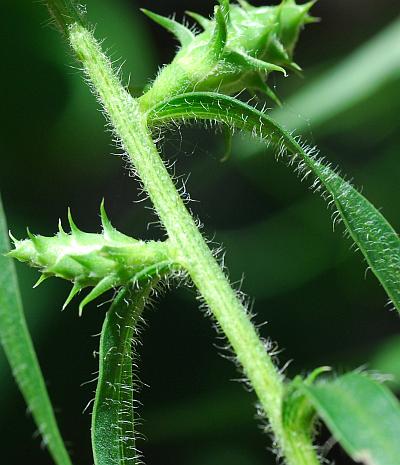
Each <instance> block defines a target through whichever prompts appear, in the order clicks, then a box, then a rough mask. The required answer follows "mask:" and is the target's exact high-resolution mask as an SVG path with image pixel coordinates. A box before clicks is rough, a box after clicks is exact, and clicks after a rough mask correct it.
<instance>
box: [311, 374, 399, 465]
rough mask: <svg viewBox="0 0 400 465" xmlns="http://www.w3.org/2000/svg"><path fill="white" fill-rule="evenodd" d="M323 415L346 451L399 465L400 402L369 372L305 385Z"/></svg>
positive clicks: (371, 462)
mask: <svg viewBox="0 0 400 465" xmlns="http://www.w3.org/2000/svg"><path fill="white" fill-rule="evenodd" d="M303 389H304V391H305V392H306V393H307V395H308V397H309V399H310V400H311V402H312V404H313V405H314V407H315V408H316V410H317V412H318V414H319V416H320V417H321V418H322V419H323V420H324V422H325V423H326V425H327V426H328V428H329V429H330V430H331V432H332V434H333V435H334V437H335V438H336V439H337V440H338V441H339V442H340V444H341V445H342V446H343V448H344V449H345V450H346V452H347V453H348V454H349V455H350V456H351V457H352V458H353V459H354V460H355V461H356V462H359V463H364V464H366V465H397V464H398V463H399V457H400V441H399V438H400V404H399V402H398V401H397V399H396V398H395V396H394V395H393V394H392V393H391V392H390V390H389V389H388V388H386V387H385V386H383V385H382V384H379V383H378V382H376V381H374V380H372V379H371V378H369V377H368V376H366V375H365V374H361V373H349V374H346V375H344V376H341V377H339V378H337V379H335V380H333V381H330V382H323V383H320V384H314V385H309V386H306V385H304V386H303Z"/></svg>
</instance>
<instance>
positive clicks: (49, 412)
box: [0, 198, 71, 465]
mask: <svg viewBox="0 0 400 465" xmlns="http://www.w3.org/2000/svg"><path fill="white" fill-rule="evenodd" d="M9 250H10V243H9V239H8V230H7V224H6V219H5V214H4V210H3V206H2V202H1V198H0V321H1V324H0V342H1V344H2V346H3V348H4V351H5V353H6V357H7V359H8V361H9V363H10V366H11V369H12V372H13V375H14V377H15V380H16V382H17V384H18V386H19V388H20V390H21V392H22V394H23V396H24V398H25V401H26V403H27V404H28V407H29V409H30V411H31V412H32V416H33V418H34V420H35V422H36V424H37V426H38V428H39V431H40V433H41V435H42V436H43V441H44V443H45V444H46V445H47V447H48V449H49V452H50V454H51V455H52V457H53V459H54V461H55V463H56V464H57V465H71V460H70V458H69V456H68V453H67V451H66V448H65V445H64V442H63V440H62V437H61V434H60V431H59V429H58V426H57V422H56V419H55V415H54V411H53V408H52V405H51V401H50V398H49V395H48V392H47V389H46V385H45V382H44V379H43V375H42V372H41V369H40V366H39V362H38V359H37V356H36V354H35V350H34V347H33V343H32V340H31V337H30V334H29V330H28V328H27V325H26V321H25V316H24V313H23V306H22V300H21V296H20V292H19V287H18V280H17V275H16V270H15V266H14V263H13V261H12V259H10V258H9V257H5V256H4V254H5V253H6V252H8V251H9Z"/></svg>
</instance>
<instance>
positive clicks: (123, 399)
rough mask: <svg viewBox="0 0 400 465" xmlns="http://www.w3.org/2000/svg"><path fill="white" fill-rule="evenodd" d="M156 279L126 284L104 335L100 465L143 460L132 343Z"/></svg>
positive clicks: (98, 411) (96, 423)
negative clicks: (133, 286)
mask: <svg viewBox="0 0 400 465" xmlns="http://www.w3.org/2000/svg"><path fill="white" fill-rule="evenodd" d="M153 285H154V282H151V281H148V282H147V283H145V284H142V285H140V287H139V288H138V289H136V290H134V291H131V292H129V291H128V289H127V288H123V289H122V290H121V291H120V292H119V294H118V295H117V297H116V298H115V299H114V301H113V303H112V305H111V307H110V310H109V311H108V313H107V315H106V318H105V321H104V324H103V328H102V332H101V339H100V349H99V381H98V384H97V388H96V397H95V403H94V407H93V413H92V445H93V456H94V462H95V464H96V465H110V464H111V463H118V465H130V464H132V463H133V464H136V463H141V462H140V457H139V456H138V455H137V449H136V445H135V443H136V440H135V416H134V408H133V403H134V398H133V393H134V380H133V378H134V377H133V372H132V343H133V342H134V340H135V339H134V335H135V334H136V332H137V323H138V320H139V318H140V315H141V313H142V311H143V308H144V305H145V302H146V300H147V298H148V296H149V293H150V291H151V289H152V286H153Z"/></svg>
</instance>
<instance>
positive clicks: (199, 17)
mask: <svg viewBox="0 0 400 465" xmlns="http://www.w3.org/2000/svg"><path fill="white" fill-rule="evenodd" d="M185 14H186V15H188V16H190V17H191V18H193V19H194V20H195V21H197V22H198V23H199V24H200V26H201V27H202V28H203V29H207V28H208V27H209V25H210V23H211V20H209V19H207V18H206V17H204V16H202V15H200V14H198V13H195V12H194V11H185Z"/></svg>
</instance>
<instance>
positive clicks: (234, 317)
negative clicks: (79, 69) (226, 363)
mask: <svg viewBox="0 0 400 465" xmlns="http://www.w3.org/2000/svg"><path fill="white" fill-rule="evenodd" d="M70 42H71V45H72V47H73V49H74V50H75V52H76V54H77V56H78V57H79V59H80V60H81V62H82V63H83V66H84V69H85V71H86V74H87V76H88V77H89V79H90V81H91V83H92V84H93V86H94V89H95V91H96V93H97V94H98V97H99V100H100V102H101V103H102V105H103V106H104V110H105V112H106V113H107V115H108V117H109V118H110V121H111V123H112V125H113V127H114V129H115V132H116V134H117V135H118V137H119V138H120V140H121V143H122V145H123V147H124V149H125V150H126V152H127V153H128V154H129V157H130V159H131V161H132V164H133V167H134V169H135V170H136V172H137V175H138V176H139V178H140V179H141V181H142V183H143V186H144V188H145V189H146V191H147V192H148V194H149V196H150V198H151V200H152V202H153V204H154V207H155V209H156V211H157V213H158V215H159V217H160V219H161V221H162V223H163V224H164V226H165V228H166V230H167V232H168V235H169V239H170V242H171V250H173V251H174V253H175V257H174V259H175V260H176V261H177V262H178V263H180V264H181V265H182V266H183V267H184V268H185V269H186V270H187V271H188V273H189V274H190V277H191V278H192V280H193V282H194V284H195V285H196V287H197V288H198V290H199V292H200V294H201V296H202V298H203V299H204V300H205V302H206V303H207V305H208V306H209V308H210V309H211V311H212V313H213V315H214V317H215V319H216V321H217V322H218V324H219V326H220V328H221V330H222V331H223V332H224V333H225V335H226V336H227V338H228V340H229V342H230V344H231V346H232V348H233V350H234V352H235V354H236V356H237V358H238V360H239V362H240V364H241V365H242V367H243V370H244V372H245V375H246V376H247V377H248V379H249V381H250V382H251V384H252V386H253V387H254V390H255V391H256V393H257V396H258V397H259V399H260V401H261V404H262V406H263V408H264V410H265V413H266V415H267V417H268V419H269V422H270V425H271V429H272V431H273V433H274V436H275V439H276V442H277V445H278V446H279V448H280V450H281V451H282V453H283V455H284V456H285V457H286V459H287V463H288V464H290V465H317V464H318V463H319V461H318V459H317V457H316V455H315V453H314V450H313V448H312V447H311V444H303V445H302V447H301V448H299V447H298V442H297V441H296V440H294V438H293V437H292V435H288V434H286V433H285V432H284V430H283V427H282V418H281V410H282V409H281V407H282V398H283V394H284V384H283V379H282V376H281V374H280V373H279V371H278V370H277V369H276V368H275V366H274V364H273V362H272V360H271V357H270V356H269V354H268V353H267V350H266V348H265V347H264V345H263V343H262V342H261V341H260V339H259V337H258V335H257V333H256V330H255V328H254V326H253V325H252V323H251V321H250V319H249V316H248V314H247V312H246V309H245V307H244V306H243V304H242V303H241V302H240V300H239V299H238V297H237V296H236V294H235V292H234V291H233V289H232V288H231V286H230V284H229V282H228V280H227V278H226V276H225V275H224V273H223V272H222V270H221V268H220V267H219V265H218V263H217V262H216V260H215V258H214V257H213V255H212V252H211V250H210V249H209V248H208V246H207V244H206V242H205V240H204V238H203V237H202V235H201V233H200V232H199V230H198V228H197V226H196V224H195V222H194V220H193V218H192V217H191V215H190V213H189V212H188V211H187V209H186V208H185V206H184V204H183V202H182V199H181V198H180V196H179V194H178V192H177V190H176V188H175V186H174V184H173V182H172V180H171V178H170V176H169V174H168V171H167V170H166V168H165V166H164V164H163V162H162V160H161V158H160V156H159V154H158V151H157V148H156V146H155V145H154V142H153V140H152V138H151V135H150V132H149V130H148V128H147V123H146V115H145V114H143V113H142V112H141V110H140V108H139V105H138V103H137V101H136V100H134V99H133V98H132V97H131V96H130V95H129V94H128V93H127V92H126V90H125V89H124V88H123V87H122V85H121V83H120V82H119V80H118V78H117V77H116V76H115V74H114V73H113V70H112V67H111V64H110V62H109V60H108V59H107V58H106V56H105V55H104V54H103V53H102V51H101V49H100V47H99V45H98V44H97V42H96V41H95V40H94V38H93V36H92V35H91V34H90V33H89V32H88V31H87V30H86V29H85V28H84V27H82V26H81V25H79V24H75V25H73V26H72V27H71V28H70ZM300 436H301V435H299V437H298V438H297V439H299V438H300ZM303 446H304V447H303Z"/></svg>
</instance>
